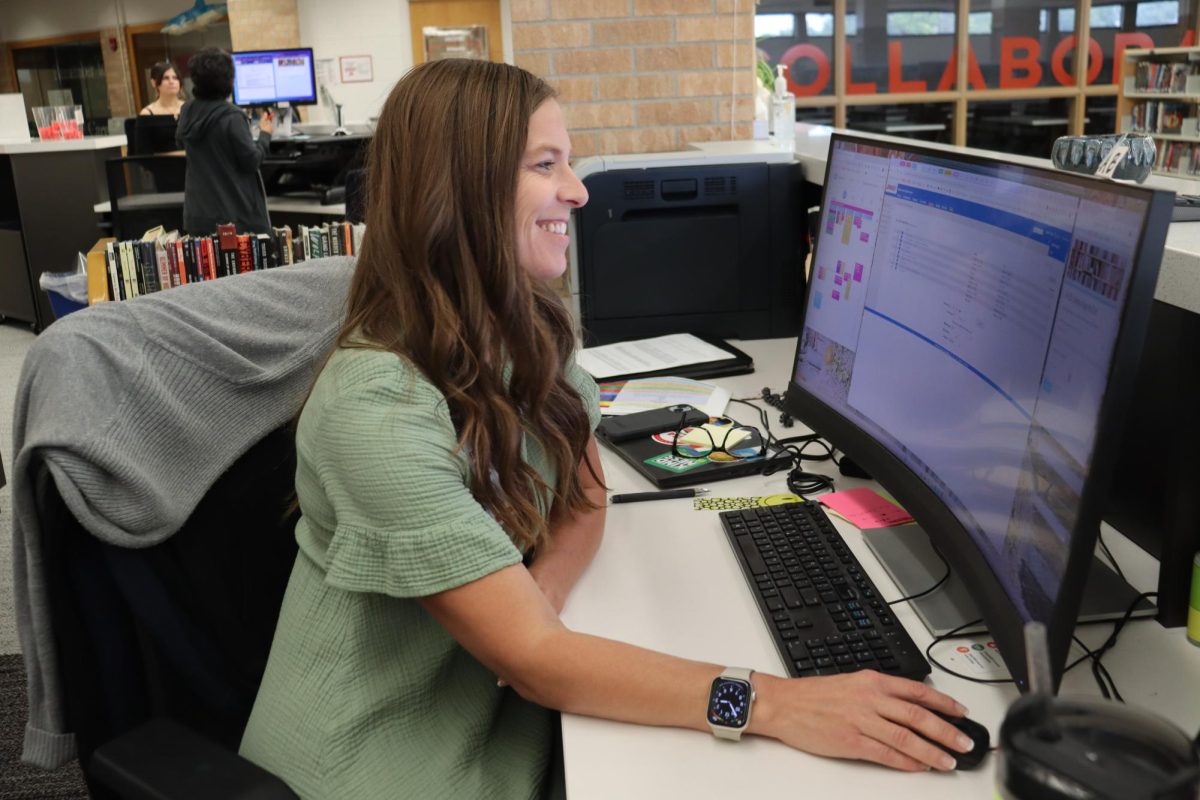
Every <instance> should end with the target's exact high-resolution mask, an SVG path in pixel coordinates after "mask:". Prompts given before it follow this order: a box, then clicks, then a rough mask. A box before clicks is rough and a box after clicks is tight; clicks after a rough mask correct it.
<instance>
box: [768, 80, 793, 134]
mask: <svg viewBox="0 0 1200 800" xmlns="http://www.w3.org/2000/svg"><path fill="white" fill-rule="evenodd" d="M786 69H787V67H786V66H785V65H783V64H778V65H776V67H775V70H776V73H777V74H776V77H775V94H773V95H771V141H773V142H774V143H775V144H776V145H777V146H779V147H784V148H787V149H788V150H794V149H795V147H796V95H794V94H792V93H791V92H789V91H788V90H787V77H786V76H785V75H784V71H785V70H786Z"/></svg>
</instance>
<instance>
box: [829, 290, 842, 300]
mask: <svg viewBox="0 0 1200 800" xmlns="http://www.w3.org/2000/svg"><path fill="white" fill-rule="evenodd" d="M829 297H830V299H833V300H841V299H842V293H841V292H839V291H838V290H837V289H834V290H833V291H832V292H830V293H829Z"/></svg>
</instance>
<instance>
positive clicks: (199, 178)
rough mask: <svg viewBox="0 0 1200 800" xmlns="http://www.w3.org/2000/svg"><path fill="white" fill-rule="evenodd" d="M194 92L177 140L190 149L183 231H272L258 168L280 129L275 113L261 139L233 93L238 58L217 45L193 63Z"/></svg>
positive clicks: (262, 123)
mask: <svg viewBox="0 0 1200 800" xmlns="http://www.w3.org/2000/svg"><path fill="white" fill-rule="evenodd" d="M188 72H189V73H190V74H191V76H192V94H193V95H195V97H194V98H193V99H191V100H189V101H188V102H187V103H186V104H185V105H184V107H183V112H182V113H181V114H180V115H179V130H178V132H177V133H176V140H177V141H178V143H179V145H180V146H181V147H182V148H183V149H184V150H185V151H187V176H186V181H185V187H186V188H185V190H184V194H183V228H184V230H185V231H187V232H188V233H190V234H194V235H201V236H211V235H212V234H213V233H214V232H215V231H216V229H217V225H220V224H222V223H225V222H232V223H233V224H234V225H235V226H236V227H237V232H238V233H270V232H271V219H270V217H269V216H268V215H267V195H266V192H265V191H264V190H263V185H262V179H261V178H260V177H259V174H258V167H259V165H260V164H261V163H262V160H263V157H264V156H265V155H266V153H267V148H268V146H269V145H270V142H271V132H272V131H273V130H274V128H275V126H274V123H273V122H272V117H271V115H270V114H264V115H263V116H262V117H261V118H260V119H259V123H258V124H259V135H258V141H255V140H254V139H253V138H252V137H251V136H250V123H249V122H248V121H247V119H246V115H245V114H244V113H242V110H241V109H239V108H238V107H237V106H235V105H233V104H232V103H230V102H229V96H230V95H231V94H233V59H232V58H231V57H230V55H229V53H226V52H225V51H224V50H220V49H218V48H216V47H206V48H204V49H203V50H200V51H198V52H197V53H196V54H195V55H194V56H192V58H191V60H190V61H188Z"/></svg>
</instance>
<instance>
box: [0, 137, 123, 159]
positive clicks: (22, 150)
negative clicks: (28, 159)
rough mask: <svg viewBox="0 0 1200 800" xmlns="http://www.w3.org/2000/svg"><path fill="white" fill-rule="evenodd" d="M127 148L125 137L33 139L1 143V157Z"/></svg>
mask: <svg viewBox="0 0 1200 800" xmlns="http://www.w3.org/2000/svg"><path fill="white" fill-rule="evenodd" d="M124 146H125V137H124V136H85V137H83V138H82V139H53V140H48V141H43V140H41V139H32V140H30V141H28V142H0V155H4V156H13V155H40V154H44V153H65V152H76V151H80V150H108V149H109V148H117V147H124Z"/></svg>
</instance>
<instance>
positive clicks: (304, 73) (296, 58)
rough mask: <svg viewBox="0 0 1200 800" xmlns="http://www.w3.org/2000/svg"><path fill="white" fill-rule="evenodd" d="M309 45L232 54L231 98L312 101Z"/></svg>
mask: <svg viewBox="0 0 1200 800" xmlns="http://www.w3.org/2000/svg"><path fill="white" fill-rule="evenodd" d="M316 101H317V82H316V79H315V76H314V73H313V52H312V48H308V47H302V48H295V49H291V50H252V51H242V52H235V53H234V54H233V102H234V103H235V104H236V105H239V106H257V105H264V106H265V105H273V104H275V103H281V102H288V103H315V102H316Z"/></svg>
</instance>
